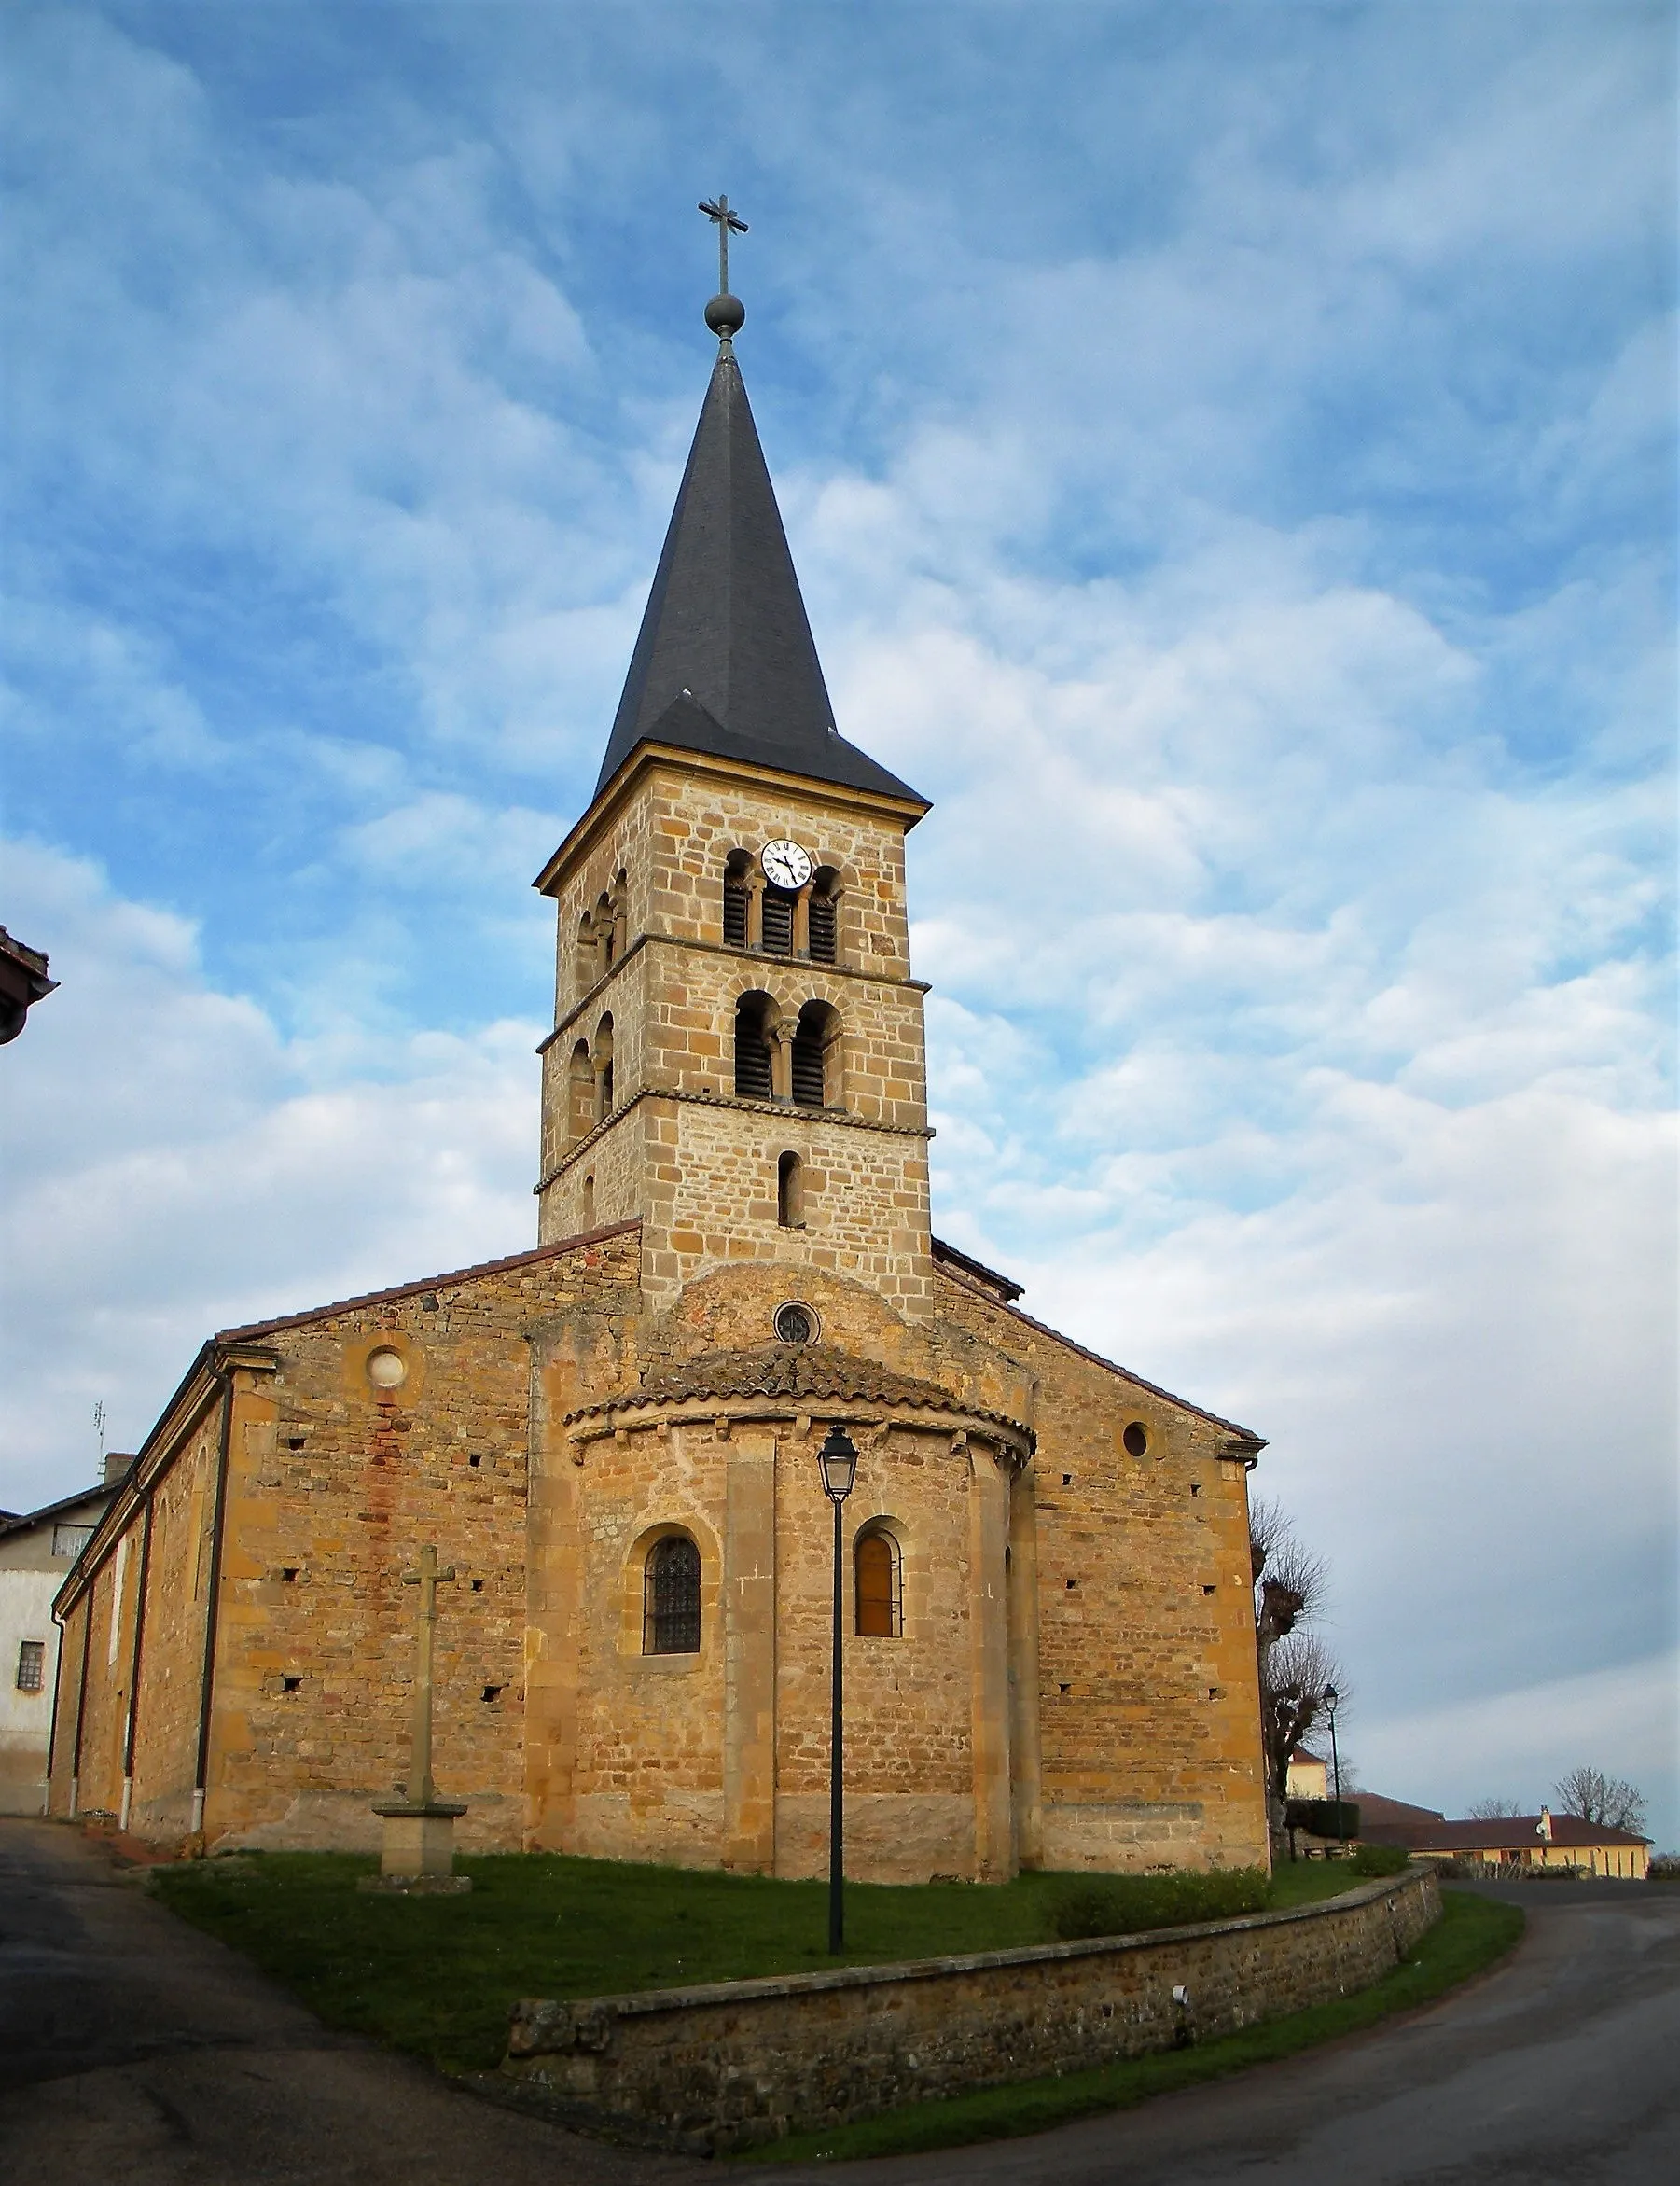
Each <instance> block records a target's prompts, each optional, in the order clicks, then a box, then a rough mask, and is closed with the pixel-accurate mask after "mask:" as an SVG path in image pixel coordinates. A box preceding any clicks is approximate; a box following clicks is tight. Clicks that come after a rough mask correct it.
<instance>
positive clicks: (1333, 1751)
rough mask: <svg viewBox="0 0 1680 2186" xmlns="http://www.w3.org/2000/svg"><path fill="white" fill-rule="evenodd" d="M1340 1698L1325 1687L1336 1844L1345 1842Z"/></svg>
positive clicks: (1333, 1690)
mask: <svg viewBox="0 0 1680 2186" xmlns="http://www.w3.org/2000/svg"><path fill="white" fill-rule="evenodd" d="M1340 1698H1341V1695H1340V1692H1337V1690H1336V1688H1335V1686H1334V1685H1326V1687H1325V1706H1326V1707H1327V1708H1328V1709H1329V1711H1330V1766H1331V1768H1332V1769H1333V1770H1334V1771H1335V1772H1336V1843H1337V1845H1338V1846H1339V1847H1340V1846H1341V1845H1345V1844H1346V1842H1347V1838H1346V1835H1345V1833H1344V1832H1343V1830H1342V1826H1341V1756H1340V1753H1339V1752H1338V1751H1337V1748H1336V1703H1337V1702H1338V1701H1339V1700H1340Z"/></svg>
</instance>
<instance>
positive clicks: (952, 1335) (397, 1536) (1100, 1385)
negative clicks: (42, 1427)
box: [49, 283, 1268, 1882]
mask: <svg viewBox="0 0 1680 2186" xmlns="http://www.w3.org/2000/svg"><path fill="white" fill-rule="evenodd" d="M726 289H727V283H726ZM743 317H744V313H743V310H742V307H741V305H740V304H739V302H738V301H737V300H736V299H734V298H733V297H732V296H730V295H729V294H727V293H723V294H720V295H718V296H717V297H715V298H714V299H713V300H712V303H711V304H710V305H709V306H708V307H707V313H706V318H707V324H708V326H709V327H711V329H712V331H713V333H714V334H715V336H716V337H717V345H718V350H717V357H716V361H715V365H714V367H713V370H712V377H711V383H710V385H709V386H708V388H707V391H706V395H705V399H704V403H703V405H702V408H701V416H700V423H699V426H698V429H697V431H696V434H695V438H694V442H693V447H692V450H691V453H690V454H689V457H688V462H687V470H686V472H685V474H684V477H683V481H682V486H681V490H680V492H679V494H678V495H677V500H676V506H675V508H674V511H673V515H672V519H671V524H670V528H669V532H668V534H667V536H666V539H665V544H664V549H663V551H662V552H661V554H660V562H659V566H658V569H657V571H656V573H655V576H654V580H653V586H652V591H651V592H650V594H649V597H648V601H647V606H646V614H645V616H644V618H643V621H642V626H641V631H640V634H639V636H638V638H637V641H636V646H635V650H634V653H633V655H632V659H631V662H630V669H629V674H628V675H627V678H626V681H625V685H624V692H623V697H622V700H621V702H620V703H619V706H618V714H617V717H616V718H615V720H614V722H613V724H612V729H611V732H610V735H609V736H608V738H607V742H606V750H605V756H604V760H603V762H602V767H601V773H600V779H599V781H598V783H597V785H596V788H595V793H594V797H593V800H592V801H591V802H590V806H589V809H588V810H587V811H586V812H585V813H584V814H583V815H581V816H580V817H579V819H578V820H577V822H576V826H575V827H574V828H572V830H571V832H570V833H569V834H568V835H567V837H566V838H565V840H564V842H562V843H561V845H560V847H559V848H558V849H557V850H556V851H555V853H554V855H553V856H552V857H551V858H550V859H549V860H548V864H547V865H546V866H545V867H544V869H543V870H542V872H541V873H540V874H539V875H538V876H537V881H536V885H537V886H538V887H539V888H540V889H541V890H542V891H543V892H544V894H546V895H547V896H548V897H550V898H552V899H553V902H554V905H555V909H556V913H557V934H558V944H557V960H556V979H555V996H554V1012H553V1030H552V1031H551V1032H550V1033H549V1035H548V1037H547V1038H546V1039H545V1040H544V1042H543V1043H542V1049H541V1054H542V1119H541V1141H540V1149H539V1162H538V1173H537V1178H536V1184H535V1196H536V1200H537V1210H538V1211H537V1235H538V1240H539V1241H538V1243H537V1244H536V1245H535V1246H534V1247H533V1248H532V1249H530V1250H528V1251H524V1252H521V1253H516V1254H514V1255H513V1256H511V1257H510V1258H507V1259H505V1260H496V1261H493V1262H491V1263H489V1264H486V1265H480V1266H477V1267H468V1268H461V1269H457V1270H455V1271H454V1272H452V1273H449V1274H434V1275H428V1276H425V1277H423V1278H422V1279H419V1280H416V1281H410V1282H403V1283H399V1284H397V1285H395V1286H394V1287H393V1288H389V1289H387V1290H382V1291H380V1292H377V1293H375V1294H373V1295H370V1296H366V1297H360V1298H353V1299H347V1300H342V1301H340V1302H336V1303H332V1304H328V1305H324V1306H322V1307H320V1308H319V1309H318V1310H315V1311H312V1312H308V1313H295V1314H288V1315H286V1316H283V1317H280V1318H277V1319H273V1320H270V1321H265V1322H261V1323H258V1324H256V1325H252V1326H248V1327H243V1328H233V1329H225V1330H221V1331H220V1332H219V1333H218V1334H216V1335H215V1336H213V1337H211V1338H210V1339H209V1340H208V1341H207V1342H206V1343H205V1344H204V1345H203V1347H202V1349H201V1351H200V1353H199V1355H198V1357H197V1358H195V1359H194V1360H193V1362H192V1364H191V1366H190V1367H189V1369H188V1371H187V1374H186V1376H185V1378H184V1379H183V1381H182V1382H181V1384H180V1386H179V1387H178V1389H177V1390H176V1391H175V1393H174V1397H173V1398H172V1399H170V1401H169V1403H168V1404H167V1405H166V1406H165V1408H164V1410H163V1413H162V1414H161V1416H160V1418H159V1420H158V1421H157V1423H156V1425H155V1426H154V1427H153V1428H152V1429H151V1431H150V1433H149V1434H148V1435H147V1436H146V1441H145V1442H144V1444H143V1445H142V1447H141V1449H140V1451H139V1453H138V1455H136V1457H135V1458H134V1460H133V1463H132V1466H131V1467H130V1468H129V1469H128V1472H127V1474H126V1476H125V1478H124V1480H123V1482H122V1483H121V1485H120V1487H119V1489H118V1492H117V1494H116V1495H115V1496H114V1497H113V1499H112V1502H111V1504H110V1506H109V1508H108V1509H107V1511H106V1512H105V1514H104V1517H103V1519H102V1520H101V1522H100V1524H99V1525H98V1527H97V1529H96V1531H95V1533H94V1535H93V1537H92V1539H90V1541H89V1543H88V1545H87V1547H86V1549H85V1550H84V1551H83V1552H82V1554H81V1555H80V1557H79V1558H78V1560H77V1562H76V1565H75V1566H74V1568H73V1569H72V1571H71V1572H70V1574H69V1576H68V1577H67V1578H66V1580H65V1581H64V1584H63V1585H62V1588H61V1590H60V1592H59V1594H58V1597H57V1600H56V1603H55V1607H54V1614H55V1617H56V1619H57V1621H58V1622H59V1623H60V1625H61V1627H62V1640H61V1645H60V1676H59V1682H58V1698H57V1706H56V1713H55V1718H54V1724H53V1732H52V1754H51V1762H50V1779H49V1781H50V1788H49V1811H50V1812H51V1813H53V1814H55V1815H59V1816H62V1817H75V1816H88V1815H90V1814H94V1815H100V1816H109V1817H113V1818H114V1819H116V1820H117V1821H118V1822H119V1823H120V1825H121V1826H122V1827H123V1828H125V1829H127V1830H130V1831H133V1832H134V1833H136V1834H137V1835H139V1836H141V1837H143V1838H146V1839H148V1840H151V1841H153V1842H156V1843H158V1844H160V1845H180V1846H188V1847H192V1848H202V1849H208V1850H211V1851H216V1850H226V1849H229V1848H232V1847H235V1846H263V1847H271V1848H275V1849H281V1848H325V1847H343V1848H355V1849H372V1848H373V1847H375V1846H376V1845H377V1844H378V1842H379V1830H380V1824H379V1821H378V1819H377V1818H376V1817H375V1815H374V1813H373V1811H372V1802H374V1801H376V1800H382V1799H389V1798H390V1797H391V1796H392V1793H393V1789H394V1786H395V1785H396V1784H397V1783H398V1782H399V1781H400V1779H401V1777H402V1775H403V1774H404V1772H405V1769H406V1766H407V1759H408V1753H409V1717H410V1695H411V1692H412V1678H413V1675H414V1637H413V1633H414V1603H415V1593H414V1589H413V1588H412V1587H405V1585H404V1579H403V1575H404V1572H405V1570H406V1569H409V1568H410V1566H412V1564H413V1563H414V1561H415V1559H416V1557H417V1556H418V1554H419V1552H420V1550H421V1549H422V1547H423V1546H426V1545H432V1546H435V1547H436V1550H437V1556H438V1560H439V1562H440V1564H441V1565H442V1566H443V1567H444V1571H445V1572H446V1574H447V1575H448V1576H447V1579H446V1582H445V1583H443V1584H441V1585H440V1586H439V1587H438V1589H437V1627H436V1632H437V1640H436V1649H437V1651H436V1666H435V1673H434V1677H435V1684H434V1691H435V1696H436V1698H435V1730H434V1746H433V1758H434V1769H435V1775H436V1780H437V1789H438V1792H439V1795H441V1796H443V1797H447V1798H450V1799H454V1800H458V1801H463V1802H465V1805H466V1812H465V1817H464V1819H463V1820H462V1822H461V1823H460V1825H459V1827H458V1830H457V1839H458V1842H459V1843H460V1844H461V1845H462V1846H463V1847H464V1848H465V1849H467V1850H485V1851H519V1850H521V1849H523V1850H550V1851H565V1852H572V1853H579V1854H585V1855H590V1856H595V1857H600V1858H608V1859H633V1860H648V1861H660V1862H666V1863H677V1864H686V1865H701V1866H714V1867H724V1868H730V1869H734V1870H738V1871H741V1872H746V1873H766V1874H777V1875H811V1874H815V1873H820V1872H822V1871H823V1869H824V1866H825V1863H826V1852H827V1820H828V1791H829V1754H830V1749H829V1723H828V1709H829V1679H830V1669H831V1659H832V1647H833V1639H832V1629H831V1622H830V1614H831V1597H832V1588H833V1584H834V1532H833V1525H832V1519H833V1511H832V1507H831V1505H830V1503H829V1501H828V1499H827V1497H826V1494H825V1490H824V1484H823V1480H822V1477H821V1471H820V1468H819V1465H818V1461H817V1453H818V1451H819V1449H820V1448H821V1446H822V1443H823V1441H824V1439H825V1437H826V1435H827V1434H828V1433H829V1431H830V1430H831V1429H832V1428H834V1427H840V1428H842V1429H843V1430H844V1433H845V1435H846V1436H847V1437H848V1438H849V1440H850V1441H852V1442H853V1443H854V1445H855V1448H856V1451H857V1454H858V1455H857V1464H856V1470H855V1479H854V1487H853V1491H852V1493H851V1495H850V1496H849V1497H848V1498H847V1499H846V1501H845V1502H844V1504H843V1505H842V1506H841V1521H842V1540H841V1556H842V1575H843V1588H844V1593H843V1601H844V1620H843V1622H844V1635H843V1640H842V1643H841V1644H842V1655H843V1670H844V1680H845V1693H846V1738H845V1751H844V1771H843V1784H844V1797H845V1815H846V1840H847V1868H848V1872H849V1873H853V1874H854V1875H856V1876H858V1877H860V1878H863V1879H871V1880H877V1881H886V1882H892V1881H909V1882H925V1881H927V1880H928V1879H929V1878H930V1877H932V1876H951V1877H962V1878H965V1879H972V1880H974V1881H977V1882H986V1881H1001V1880H1004V1879H1006V1878H1007V1877H1008V1876H1010V1875H1012V1874H1014V1873H1017V1872H1018V1871H1019V1870H1020V1869H1021V1868H1036V1867H1043V1868H1054V1869H1112V1870H1124V1869H1131V1870H1145V1869H1160V1868H1166V1867H1191V1868H1196V1867H1208V1866H1214V1865H1220V1864H1226V1865H1240V1864H1246V1863H1251V1862H1253V1863H1258V1864H1260V1865H1265V1864H1266V1863H1267V1860H1268V1849H1267V1830H1266V1810H1265V1796H1264V1785H1263V1776H1262V1763H1261V1754H1260V1732H1259V1705H1258V1694H1257V1667H1256V1651H1255V1631H1254V1615H1253V1602H1252V1591H1251V1577H1250V1552H1249V1535H1248V1499H1247V1476H1248V1473H1249V1471H1250V1470H1251V1469H1252V1468H1253V1466H1254V1464H1255V1462H1256V1460H1257V1455H1258V1454H1259V1452H1260V1450H1261V1448H1262V1447H1263V1444H1262V1442H1261V1441H1260V1438H1259V1437H1258V1436H1257V1435H1255V1434H1253V1433H1252V1432H1250V1431H1249V1430H1248V1429H1247V1428H1245V1427H1238V1426H1236V1425H1233V1424H1232V1423H1231V1422H1230V1421H1229V1420H1224V1419H1220V1418H1218V1417H1216V1416H1215V1414H1214V1413H1210V1412H1207V1411H1205V1410H1203V1409H1201V1407H1200V1406H1198V1405H1196V1404H1194V1403H1191V1402H1189V1401H1187V1399H1184V1398H1180V1397H1175V1396H1173V1395H1170V1394H1169V1393H1168V1392H1167V1391H1165V1390H1164V1389H1160V1388H1158V1387H1155V1386H1154V1385H1151V1384H1150V1383H1148V1382H1146V1381H1144V1380H1142V1379H1140V1378H1139V1377H1138V1376H1137V1375H1136V1374H1134V1373H1132V1372H1131V1371H1127V1370H1126V1369H1124V1368H1122V1367H1120V1366H1118V1365H1115V1364H1113V1363H1111V1362H1110V1361H1109V1360H1108V1359H1106V1358H1102V1357H1099V1356H1098V1355H1097V1354H1096V1353H1094V1352H1092V1351H1090V1350H1088V1349H1086V1348H1085V1347H1084V1346H1083V1345H1081V1344H1076V1343H1074V1342H1072V1341H1070V1340H1069V1339H1068V1338H1066V1337H1064V1336H1062V1335H1060V1334H1058V1333H1057V1332H1056V1330H1053V1329H1050V1328H1048V1327H1046V1326H1045V1325H1043V1324H1042V1323H1041V1322H1039V1321H1037V1320H1035V1319H1034V1318H1033V1317H1031V1316H1029V1315H1028V1314H1027V1313H1026V1312H1024V1311H1023V1310H1022V1307H1021V1305H1020V1298H1021V1295H1022V1294H1021V1290H1020V1286H1019V1285H1017V1284H1015V1283H1013V1282H1011V1281H1010V1280H1008V1279H1007V1276H1005V1275H1003V1274H997V1273H996V1272H994V1271H993V1270H992V1269H991V1268H988V1267H986V1266H983V1265H981V1264H980V1263H979V1262H978V1261H976V1260H973V1259H971V1258H969V1257H968V1256H966V1255H965V1254H964V1253H962V1252H959V1251H957V1250H955V1249H953V1248H952V1247H951V1246H949V1245H946V1244H944V1243H942V1242H941V1241H940V1240H939V1239H938V1238H937V1237H935V1236H934V1235H933V1233H932V1229H931V1218H930V1204H929V1190H928V1141H929V1138H930V1136H931V1134H930V1131H929V1128H928V1123H927V1086H926V1071H925V1064H924V1048H923V995H924V993H925V991H926V989H925V987H924V985H923V982H920V981H918V980H917V979H916V978H915V976H914V973H913V969H912V967H911V963H910V955H909V926H908V921H907V915H906V901H905V868H906V850H907V842H908V839H909V835H910V833H911V830H912V829H913V828H915V827H916V825H917V823H918V822H919V821H920V820H921V819H922V818H923V815H925V814H926V813H927V811H928V809H929V806H928V802H927V801H926V800H925V799H924V798H923V797H922V796H920V795H919V794H918V793H917V792H916V791H915V790H914V789H912V788H911V787H909V785H908V784H906V783H904V782H902V781H900V780H898V779H897V778H896V776H895V775H894V774H892V773H889V772H888V771H887V770H886V768H884V767H882V766H881V765H880V764H878V763H877V762H876V761H875V760H874V759H870V758H869V757H868V756H867V755H866V753H865V752H864V751H863V750H862V749H860V748H859V747H858V746H857V745H854V744H852V743H851V742H849V741H848V740H847V739H846V738H844V737H842V736H841V735H840V733H839V731H838V729H837V726H836V723H835V719H834V715H833V709H832V707H831V705H830V703H829V699H828V693H827V690H826V686H825V682H824V677H823V671H822V667H821V665H820V663H819V661H818V658H817V652H816V647H815V645H814V643H813V641H812V634H811V629H810V625H809V623H808V620H807V618H806V613H805V608H804V604H803V601H802V599H801V597H800V592H799V586H798V578H797V576H796V574H795V571H794V566H793V562H792V558H791V555H790V553H789V550H788V546H787V540H786V537H785V535H784V530H783V526H782V520H781V516H780V513H779V511H778V508H777V505H776V499H775V494H774V490H773V488H772V485H771V478H770V473H769V470H768V468H767V466H766V463H765V459H764V455H763V453H762V450H761V448H760V445H759V440H758V435H757V427H756V425H755V424H754V420H753V414H752V411H751V409H750V408H749V406H748V402H747V397H746V390H745V387H744V385H743V380H742V376H741V371H740V369H739V366H738V365H737V362H736V359H735V355H734V336H735V334H736V333H737V332H738V331H739V330H740V328H741V326H742V323H743Z"/></svg>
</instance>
